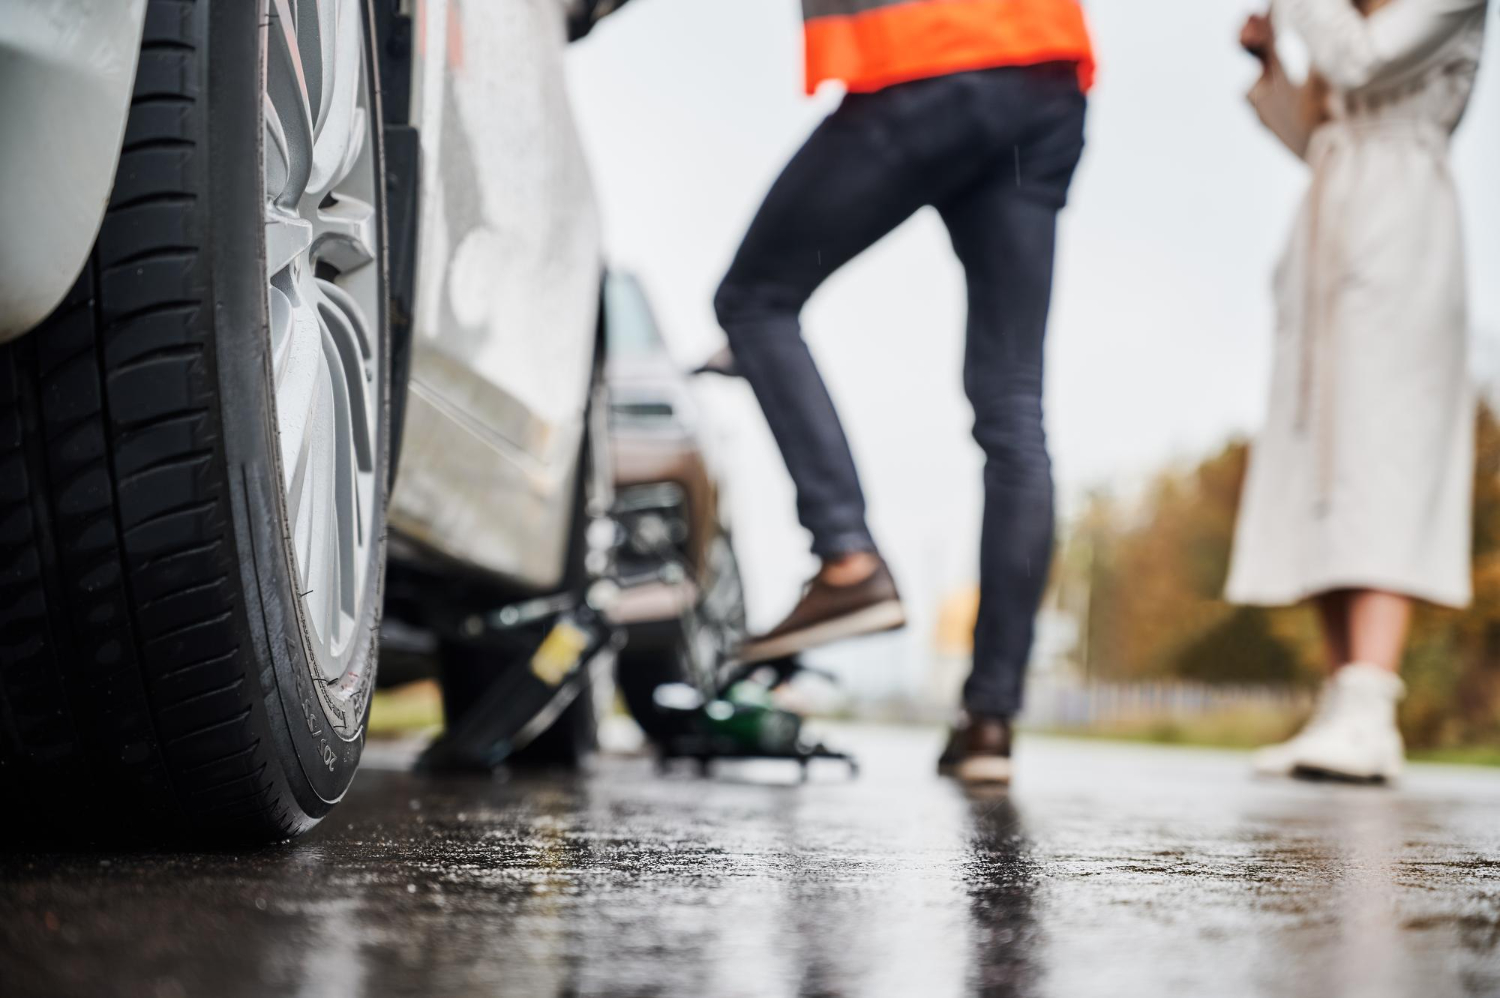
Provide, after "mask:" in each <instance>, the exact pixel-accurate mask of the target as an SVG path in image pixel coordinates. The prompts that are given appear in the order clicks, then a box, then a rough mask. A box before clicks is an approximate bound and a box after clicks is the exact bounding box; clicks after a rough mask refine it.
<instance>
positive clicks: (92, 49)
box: [0, 0, 146, 343]
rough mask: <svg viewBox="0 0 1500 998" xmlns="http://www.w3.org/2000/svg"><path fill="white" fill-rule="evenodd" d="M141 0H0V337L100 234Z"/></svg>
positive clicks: (70, 271)
mask: <svg viewBox="0 0 1500 998" xmlns="http://www.w3.org/2000/svg"><path fill="white" fill-rule="evenodd" d="M145 16H146V0H0V343H3V342H5V341H6V340H10V339H14V338H15V337H17V336H19V335H21V334H22V333H24V332H26V331H27V330H28V329H30V328H31V327H33V326H35V325H36V324H37V323H38V322H41V321H42V319H44V318H46V317H47V315H48V314H49V313H50V312H51V311H52V310H53V309H54V308H56V307H57V304H58V303H59V302H60V301H62V298H63V295H65V294H66V293H67V291H68V288H70V287H72V285H73V282H74V281H75V280H77V278H78V274H79V272H80V271H81V270H82V269H83V265H84V263H85V262H86V261H87V260H88V256H89V251H90V250H91V249H92V248H93V245H94V238H95V236H96V235H98V232H99V224H100V222H101V221H102V220H103V218H104V209H105V206H106V205H107V204H108V202H109V192H110V189H111V188H112V187H113V186H114V180H115V165H116V163H118V161H119V158H120V142H121V140H122V138H123V136H124V132H125V117H126V114H127V113H128V112H129V110H130V95H131V90H132V87H133V85H134V81H135V69H136V60H137V58H138V57H139V55H140V48H141V30H142V26H143V24H144V22H145Z"/></svg>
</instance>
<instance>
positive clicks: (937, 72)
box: [802, 0, 1094, 93]
mask: <svg viewBox="0 0 1500 998" xmlns="http://www.w3.org/2000/svg"><path fill="white" fill-rule="evenodd" d="M802 12H803V20H804V22H805V25H806V39H807V92H808V93H812V92H813V91H815V90H817V88H818V85H819V84H820V83H823V82H824V81H825V80H840V81H842V82H843V83H844V85H845V87H847V88H848V89H849V90H851V91H854V92H856V93H868V92H869V91H872V90H879V89H881V88H882V87H888V86H890V85H891V84H893V83H903V82H905V81H907V80H919V79H923V78H925V77H929V76H944V75H947V74H949V73H961V72H965V71H967V70H973V69H989V68H991V67H993V66H1028V65H1035V64H1037V63H1042V62H1076V63H1077V64H1078V82H1079V84H1080V85H1081V86H1082V87H1083V88H1084V89H1085V90H1087V89H1088V88H1089V86H1090V85H1091V84H1092V83H1093V79H1094V54H1093V46H1092V45H1091V44H1090V43H1089V32H1088V25H1087V24H1086V23H1085V22H1084V17H1083V9H1082V8H1081V7H1080V6H1079V5H1078V2H1077V0H802Z"/></svg>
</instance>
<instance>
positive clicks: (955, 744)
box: [938, 714, 1011, 783]
mask: <svg viewBox="0 0 1500 998" xmlns="http://www.w3.org/2000/svg"><path fill="white" fill-rule="evenodd" d="M938 772H939V773H941V774H943V775H944V776H954V777H957V778H958V779H959V780H960V781H961V782H964V783H1009V782H1010V774H1011V766H1010V722H1009V721H1007V720H1006V719H1005V718H1003V717H985V716H983V715H978V714H971V715H965V716H964V719H963V721H962V722H961V723H960V724H958V725H957V726H956V727H954V728H953V730H952V731H951V732H950V733H949V735H948V744H947V746H946V747H945V748H944V749H943V754H942V755H941V756H939V757H938Z"/></svg>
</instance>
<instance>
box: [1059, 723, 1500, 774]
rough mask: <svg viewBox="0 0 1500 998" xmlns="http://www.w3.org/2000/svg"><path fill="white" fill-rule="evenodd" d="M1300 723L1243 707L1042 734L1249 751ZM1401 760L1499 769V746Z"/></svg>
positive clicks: (1424, 752)
mask: <svg viewBox="0 0 1500 998" xmlns="http://www.w3.org/2000/svg"><path fill="white" fill-rule="evenodd" d="M1303 720H1304V718H1302V717H1300V716H1298V717H1288V716H1287V715H1286V714H1284V713H1281V712H1279V711H1267V710H1263V709H1255V708H1247V709H1241V710H1228V711H1220V712H1216V713H1213V714H1206V715H1203V716H1200V717H1187V718H1150V719H1145V718H1142V719H1138V720H1128V721H1125V720H1122V721H1114V722H1108V723H1101V724H1096V725H1093V726H1091V727H1088V728H1061V729H1059V728H1049V729H1045V733H1046V734H1049V735H1056V736H1058V737H1062V738H1086V739H1099V740H1104V741H1124V742H1140V743H1146V744H1151V745H1182V746H1191V747H1196V748H1222V749H1240V750H1249V749H1254V748H1259V747H1260V746H1262V745H1271V744H1274V743H1276V742H1279V741H1283V740H1285V739H1287V738H1289V737H1291V735H1292V734H1293V733H1295V732H1296V730H1297V728H1298V727H1299V726H1300V725H1301V723H1302V721H1303ZM1407 758H1408V759H1409V760H1410V761H1412V762H1430V763H1441V764H1444V765H1454V766H1495V767H1500V746H1496V745H1465V746H1458V747H1450V748H1427V749H1412V750H1410V751H1408V752H1407Z"/></svg>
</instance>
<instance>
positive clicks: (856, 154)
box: [714, 94, 924, 560]
mask: <svg viewBox="0 0 1500 998" xmlns="http://www.w3.org/2000/svg"><path fill="white" fill-rule="evenodd" d="M885 96H886V95H884V94H872V95H867V96H860V97H856V98H851V99H849V100H846V102H845V105H844V106H842V107H840V108H839V109H838V110H836V111H835V112H834V113H833V114H832V115H830V116H829V117H828V118H827V119H826V120H825V121H824V122H823V123H822V124H821V125H820V126H819V127H818V128H817V130H816V131H815V132H813V134H812V136H811V137H810V138H809V139H808V141H807V143H806V145H804V146H803V147H802V149H801V150H800V151H799V152H798V153H797V154H796V155H795V156H794V157H793V158H792V160H791V162H790V163H788V164H787V166H786V168H785V170H783V171H782V174H781V176H780V177H779V178H778V179H777V180H776V183H775V184H774V185H773V186H772V187H771V190H770V192H769V193H768V194H767V195H766V199H765V202H764V204H762V205H761V208H760V211H759V212H758V213H757V214H756V216H755V220H754V221H753V222H752V223H751V224H750V230H749V232H748V233H747V234H746V236H745V240H744V243H743V244H742V245H741V246H740V249H739V252H738V253H737V254H736V255H735V259H734V263H733V264H732V265H731V266H730V268H729V273H728V275H727V276H726V277H725V278H724V282H723V284H722V285H721V286H720V288H719V292H718V294H717V295H716V296H715V298H714V307H715V310H716V311H717V313H718V317H719V323H720V325H722V326H723V327H724V331H725V333H726V334H728V337H729V345H730V348H731V349H732V350H733V352H734V357H735V363H736V366H737V368H738V370H739V372H740V373H741V374H743V375H744V377H745V379H746V380H747V381H749V382H750V386H751V387H752V388H753V389H754V390H755V395H756V398H757V399H758V400H759V401H760V405H761V408H762V409H763V410H764V411H765V414H766V421H767V423H769V424H770V427H771V433H772V434H773V435H774V436H775V438H776V443H777V445H778V446H779V447H780V448H781V453H782V456H783V457H784V458H785V459H786V464H787V470H788V471H789V472H790V473H791V476H792V480H793V482H794V483H795V484H796V487H797V514H798V518H799V519H800V520H801V522H802V525H803V526H804V527H806V528H807V529H808V530H809V531H810V532H811V533H812V537H813V552H814V553H815V554H817V555H819V556H820V557H822V558H824V559H825V560H828V559H834V558H836V557H838V556H839V555H843V554H847V553H849V552H858V551H874V550H875V543H874V541H873V540H872V539H871V536H870V532H869V529H868V528H867V527H866V525H865V501H864V494H863V492H862V491H861V489H860V484H859V476H858V474H857V473H856V471H855V468H854V459H853V457H852V455H851V454H850V452H849V443H848V440H847V439H846V438H845V436H844V431H843V427H842V426H841V425H840V423H839V418H838V414H837V413H836V412H835V411H834V407H833V401H832V399H831V398H829V395H828V389H827V388H826V387H825V386H824V384H823V379H822V378H821V377H820V376H819V374H818V369H817V365H816V364H815V363H814V362H813V358H812V354H811V353H809V352H808V349H807V343H806V342H805V341H804V340H803V338H802V326H801V323H800V321H799V318H798V316H799V315H800V313H801V311H802V307H803V305H804V304H806V302H807V299H808V298H809V297H811V296H812V293H813V291H814V290H816V289H817V287H818V285H820V284H821V283H822V282H823V281H824V279H825V278H827V277H828V275H829V274H831V273H833V272H834V271H835V270H837V269H838V268H839V267H841V266H843V265H844V264H845V263H847V262H848V261H849V260H850V259H852V258H853V257H855V256H856V255H858V254H859V253H861V252H863V251H864V250H865V249H866V248H868V247H869V246H870V245H871V244H872V243H874V242H875V241H876V240H878V239H880V238H881V237H882V236H884V235H885V234H886V233H888V232H890V231H891V230H892V229H894V228H895V227H896V226H897V225H899V224H900V223H901V222H903V221H904V220H905V219H906V218H908V217H909V216H910V215H911V214H912V213H913V212H914V211H916V210H917V209H918V208H919V207H921V206H922V204H923V203H924V199H923V195H922V191H921V189H920V188H921V183H920V177H918V176H916V175H915V172H914V171H913V170H912V169H911V168H910V167H908V166H907V165H905V164H904V163H903V162H902V161H901V160H900V158H899V157H897V156H896V155H895V154H894V152H893V150H892V149H891V148H890V146H889V140H888V138H887V135H886V131H885V129H884V128H883V127H881V125H882V122H881V119H880V116H879V114H878V113H877V112H878V111H879V107H878V104H875V106H872V104H873V103H874V102H879V101H881V100H882V99H883V98H885ZM851 100H852V101H854V102H857V103H859V104H860V105H862V106H861V107H860V108H859V113H857V114H856V113H851V111H850V101H851Z"/></svg>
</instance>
